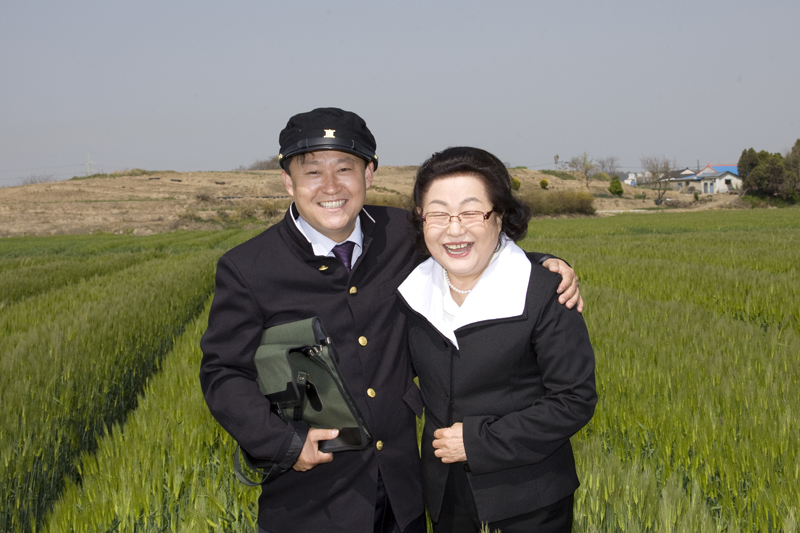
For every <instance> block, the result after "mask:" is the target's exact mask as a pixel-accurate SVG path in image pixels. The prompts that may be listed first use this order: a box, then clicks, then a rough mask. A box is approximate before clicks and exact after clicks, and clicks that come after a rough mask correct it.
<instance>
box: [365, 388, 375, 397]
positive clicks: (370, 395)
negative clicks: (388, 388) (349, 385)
mask: <svg viewBox="0 0 800 533" xmlns="http://www.w3.org/2000/svg"><path fill="white" fill-rule="evenodd" d="M367 396H369V397H370V398H374V397H375V389H367Z"/></svg>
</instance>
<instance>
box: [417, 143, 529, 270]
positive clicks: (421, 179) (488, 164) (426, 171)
mask: <svg viewBox="0 0 800 533" xmlns="http://www.w3.org/2000/svg"><path fill="white" fill-rule="evenodd" d="M457 175H468V176H475V177H476V178H478V179H480V180H481V181H482V182H483V184H484V186H485V187H486V192H487V194H488V195H489V201H490V202H491V203H492V209H493V210H494V212H495V213H496V214H498V215H499V214H502V215H503V227H502V229H501V233H502V234H504V235H505V236H506V237H508V238H509V239H511V240H513V241H518V240H520V239H522V238H524V237H525V234H526V233H527V232H528V221H529V220H530V218H531V211H530V208H529V207H528V205H527V204H526V203H525V202H522V201H521V200H519V199H518V198H516V197H515V196H514V195H513V194H512V192H511V176H510V175H509V174H508V170H507V169H506V166H505V165H504V164H503V162H502V161H500V160H499V159H498V158H497V157H495V156H494V155H492V154H490V153H489V152H487V151H486V150H481V149H480V148H472V147H469V146H455V147H451V148H448V149H446V150H444V151H442V152H436V153H435V154H433V155H432V156H431V157H430V158H428V160H427V161H425V162H424V163H422V166H420V167H419V170H417V179H416V182H415V183H414V208H413V209H412V210H411V212H410V213H409V218H410V219H411V222H412V223H413V224H414V237H415V240H416V245H417V248H418V249H419V251H421V252H422V253H425V254H428V249H427V247H426V246H425V236H424V234H423V232H422V226H423V221H422V215H421V213H420V212H419V211H420V210H422V197H423V196H425V194H426V193H427V192H428V189H430V187H431V184H432V183H433V182H434V181H436V180H438V179H442V178H449V177H452V176H457ZM418 208H419V209H418Z"/></svg>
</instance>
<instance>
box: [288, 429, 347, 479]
mask: <svg viewBox="0 0 800 533" xmlns="http://www.w3.org/2000/svg"><path fill="white" fill-rule="evenodd" d="M338 436H339V430H338V429H315V428H311V429H309V430H308V435H306V442H305V443H304V444H303V449H302V450H300V455H299V456H298V457H297V462H296V463H295V464H294V466H292V468H294V469H295V470H297V471H298V472H305V471H307V470H311V469H312V468H314V467H315V466H317V465H320V464H322V463H330V462H331V461H333V454H332V453H323V452H321V451H319V441H321V440H331V439H335V438H336V437H338Z"/></svg>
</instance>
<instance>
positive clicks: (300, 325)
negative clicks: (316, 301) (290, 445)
mask: <svg viewBox="0 0 800 533" xmlns="http://www.w3.org/2000/svg"><path fill="white" fill-rule="evenodd" d="M337 359H338V358H337V356H336V352H335V350H334V347H333V343H332V342H331V339H330V337H328V335H327V333H326V332H325V329H324V328H323V326H322V321H321V320H320V318H319V317H313V318H308V319H305V320H299V321H296V322H290V323H288V324H281V325H279V326H273V327H271V328H267V329H265V330H264V333H263V334H262V336H261V344H260V345H259V347H258V349H257V350H256V353H255V355H254V356H253V362H254V363H255V365H256V370H257V371H258V377H257V382H258V387H259V389H260V390H261V392H262V393H263V394H264V396H266V397H267V399H269V401H270V405H271V408H272V410H273V412H275V413H276V414H277V415H278V416H280V417H281V418H282V419H283V420H284V421H285V422H289V421H290V420H296V421H301V420H302V421H303V422H305V423H306V424H308V425H309V426H311V427H312V428H320V429H338V430H339V436H338V437H337V438H335V439H332V440H325V441H320V442H319V450H320V451H322V452H326V453H331V452H340V451H347V450H363V449H364V448H366V447H367V446H369V444H370V443H371V442H372V434H371V433H370V430H369V428H368V427H367V424H366V423H365V421H364V418H363V417H362V416H361V413H360V412H359V411H358V407H357V406H356V404H355V402H354V401H353V397H352V396H351V395H350V393H349V391H348V390H347V386H346V385H345V383H344V380H343V379H342V377H341V375H340V374H339V367H338V365H337ZM241 455H242V456H243V458H244V462H245V464H246V465H247V466H248V468H249V469H250V470H252V471H253V472H255V473H256V474H257V475H258V476H259V477H260V479H259V480H258V481H253V480H251V479H249V478H248V477H247V476H245V474H244V473H243V471H242V468H241V463H240V460H239V456H240V447H239V446H238V444H237V446H236V449H235V450H234V461H233V463H234V465H233V466H234V473H235V474H236V477H237V478H238V479H239V481H241V482H242V483H244V484H246V485H249V486H256V485H261V484H263V483H267V482H269V481H272V480H273V479H275V478H276V477H277V476H279V475H280V474H282V473H283V472H285V471H286V470H288V469H289V468H291V465H288V466H287V465H278V464H275V463H272V462H271V461H264V460H257V459H254V458H252V457H250V455H249V454H247V452H245V451H244V450H241Z"/></svg>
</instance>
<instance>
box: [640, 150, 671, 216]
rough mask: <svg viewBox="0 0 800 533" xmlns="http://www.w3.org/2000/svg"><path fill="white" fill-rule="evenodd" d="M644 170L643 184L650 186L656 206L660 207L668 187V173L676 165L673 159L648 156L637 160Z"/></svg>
mask: <svg viewBox="0 0 800 533" xmlns="http://www.w3.org/2000/svg"><path fill="white" fill-rule="evenodd" d="M639 161H641V163H642V168H643V169H644V183H648V184H650V185H651V186H652V187H653V189H654V190H655V191H656V199H655V200H654V202H655V203H656V205H661V202H662V199H663V198H664V195H665V194H667V191H668V190H669V189H670V187H669V173H670V171H672V170H674V169H675V168H677V166H678V164H677V163H676V162H675V160H674V159H669V158H668V157H666V156H663V155H649V156H644V157H642V158H640V159H639Z"/></svg>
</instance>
